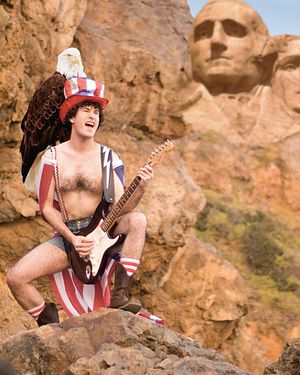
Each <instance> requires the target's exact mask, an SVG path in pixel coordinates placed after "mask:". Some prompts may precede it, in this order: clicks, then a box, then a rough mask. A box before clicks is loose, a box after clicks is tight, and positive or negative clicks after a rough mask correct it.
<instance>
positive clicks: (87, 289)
mask: <svg viewBox="0 0 300 375" xmlns="http://www.w3.org/2000/svg"><path fill="white" fill-rule="evenodd" d="M83 299H84V302H85V303H86V304H87V305H88V307H89V308H90V310H91V311H93V309H94V303H95V285H91V284H90V285H88V284H84V285H83Z"/></svg>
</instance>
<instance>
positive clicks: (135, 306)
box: [118, 301, 142, 314]
mask: <svg viewBox="0 0 300 375" xmlns="http://www.w3.org/2000/svg"><path fill="white" fill-rule="evenodd" d="M141 308H142V306H141V305H140V304H139V303H135V302H131V301H129V302H128V303H126V304H125V305H123V306H119V307H118V309H120V310H123V311H130V312H132V313H133V314H136V313H138V312H139V311H140V310H141Z"/></svg>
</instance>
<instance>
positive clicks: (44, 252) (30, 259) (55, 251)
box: [6, 242, 68, 325]
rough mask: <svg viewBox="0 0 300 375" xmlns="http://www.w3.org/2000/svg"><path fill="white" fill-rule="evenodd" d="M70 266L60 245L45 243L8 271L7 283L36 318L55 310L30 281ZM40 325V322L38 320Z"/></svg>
mask: <svg viewBox="0 0 300 375" xmlns="http://www.w3.org/2000/svg"><path fill="white" fill-rule="evenodd" d="M67 266H68V259H67V255H66V253H65V252H64V251H63V250H61V249H60V248H59V247H57V246H55V245H52V244H49V243H47V242H46V243H44V244H41V245H39V246H37V247H36V248H35V249H33V250H31V251H30V252H29V253H28V254H26V255H25V256H24V257H23V258H22V259H20V260H19V262H18V263H17V264H16V265H15V266H13V267H12V268H11V269H10V270H9V271H8V273H7V276H6V280H7V284H8V286H9V288H10V290H11V292H12V294H13V295H14V297H15V299H16V300H17V301H18V303H19V304H20V305H21V306H22V307H23V308H24V309H25V310H27V312H28V313H29V314H30V315H31V316H33V317H34V318H35V319H36V320H38V319H39V317H40V314H41V313H42V312H43V311H44V314H45V313H47V311H48V310H50V313H51V310H53V306H52V305H50V306H47V307H46V305H45V302H44V299H43V297H42V296H41V295H40V293H39V292H38V291H37V290H36V288H35V287H34V286H32V285H31V284H30V283H31V282H32V281H33V280H34V279H37V278H39V277H42V276H45V275H49V274H52V273H55V272H58V271H61V270H63V269H64V268H66V267H67ZM38 323H39V325H42V324H40V322H39V321H38Z"/></svg>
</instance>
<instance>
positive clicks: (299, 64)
mask: <svg viewBox="0 0 300 375" xmlns="http://www.w3.org/2000/svg"><path fill="white" fill-rule="evenodd" d="M272 88H273V91H274V92H275V94H276V95H277V96H279V97H281V98H282V99H283V101H284V102H285V104H286V106H287V107H288V109H290V110H291V111H293V112H295V113H297V114H300V39H295V40H293V41H291V42H289V44H288V47H287V49H286V51H285V52H284V53H279V57H278V61H277V63H276V70H275V74H274V77H273V80H272Z"/></svg>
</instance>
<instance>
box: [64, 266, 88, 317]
mask: <svg viewBox="0 0 300 375" xmlns="http://www.w3.org/2000/svg"><path fill="white" fill-rule="evenodd" d="M64 271H65V270H64ZM63 279H64V283H65V289H66V292H67V295H68V297H69V299H70V302H71V303H72V305H73V307H74V308H75V310H76V311H77V312H78V314H80V315H81V314H84V313H85V311H84V309H83V307H82V306H81V304H80V302H79V301H78V298H77V296H76V291H75V287H74V284H73V282H72V280H71V277H70V274H69V270H67V272H63Z"/></svg>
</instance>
